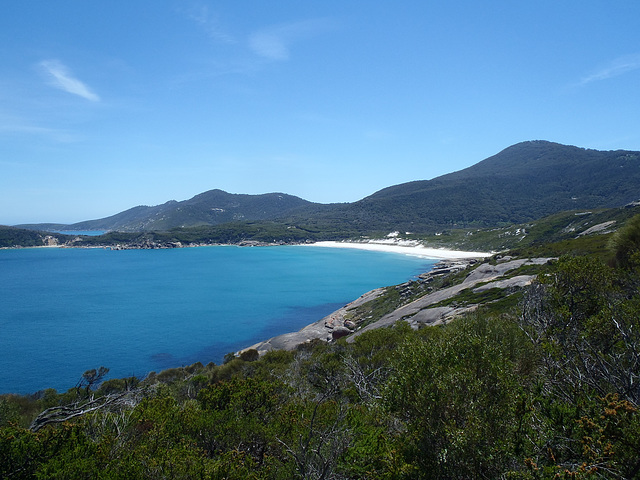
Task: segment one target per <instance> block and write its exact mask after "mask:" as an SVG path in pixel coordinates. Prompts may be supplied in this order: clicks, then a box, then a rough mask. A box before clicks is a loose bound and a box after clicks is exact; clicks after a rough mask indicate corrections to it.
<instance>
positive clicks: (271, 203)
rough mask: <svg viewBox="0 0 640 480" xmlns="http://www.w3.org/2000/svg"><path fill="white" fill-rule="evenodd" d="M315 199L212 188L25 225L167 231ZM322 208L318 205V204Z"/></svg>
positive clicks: (269, 213) (265, 215)
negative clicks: (106, 213) (66, 220)
mask: <svg viewBox="0 0 640 480" xmlns="http://www.w3.org/2000/svg"><path fill="white" fill-rule="evenodd" d="M314 205H318V204H313V203H312V202H308V201H307V200H303V199H301V198H299V197H295V196H293V195H287V194H284V193H266V194H263V195H244V194H232V193H227V192H225V191H223V190H218V189H215V190H209V191H207V192H204V193H201V194H199V195H196V196H195V197H193V198H191V199H189V200H184V201H181V202H178V201H175V200H170V201H168V202H166V203H163V204H162V205H156V206H143V205H142V206H137V207H133V208H130V209H128V210H125V211H124V212H120V213H117V214H116V215H112V216H110V217H106V218H102V219H98V220H87V221H84V222H79V223H74V224H70V225H58V224H35V225H20V227H22V228H45V229H46V228H51V226H52V225H55V228H56V229H57V230H117V231H122V232H140V231H166V230H170V229H172V228H176V227H198V226H203V225H219V224H222V223H228V222H235V221H256V220H268V219H272V218H274V217H277V216H281V215H286V214H287V213H288V212H290V211H292V210H294V209H297V208H300V207H310V208H312V209H313V206H314ZM318 208H319V207H318Z"/></svg>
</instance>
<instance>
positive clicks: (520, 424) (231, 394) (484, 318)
mask: <svg viewBox="0 0 640 480" xmlns="http://www.w3.org/2000/svg"><path fill="white" fill-rule="evenodd" d="M638 232H640V217H634V218H633V219H631V220H630V221H628V222H627V224H626V226H625V227H624V228H622V229H619V230H618V233H616V234H615V235H613V236H612V235H611V234H609V235H601V236H598V237H597V238H598V241H595V240H593V238H596V237H591V240H589V241H588V240H586V237H580V238H579V239H575V240H574V242H575V243H573V244H571V242H570V241H569V240H566V239H565V240H561V241H560V242H556V243H555V244H554V245H555V246H554V247H548V246H544V245H538V246H537V247H536V246H530V247H528V248H529V249H530V250H529V251H528V252H527V253H535V252H534V250H533V249H534V248H538V249H540V250H543V251H544V250H545V249H549V248H551V249H552V250H554V251H557V252H558V253H562V252H561V249H562V248H564V253H565V254H564V255H562V256H560V257H559V259H558V260H557V261H555V262H553V263H552V264H549V265H546V266H544V268H543V269H542V271H541V272H540V273H539V275H538V277H537V281H536V282H534V283H533V284H532V285H531V286H530V287H529V288H528V289H527V290H525V291H524V292H522V293H521V295H520V296H519V297H518V298H519V301H518V302H517V305H516V304H514V302H504V303H502V304H500V305H502V306H501V307H500V308H496V307H495V305H496V304H492V306H491V305H490V306H488V307H487V308H480V309H478V310H477V311H475V312H474V313H472V314H469V315H467V316H466V317H464V318H460V319H458V320H455V321H453V322H451V323H450V324H448V325H446V326H442V327H425V328H422V329H420V330H417V331H414V330H412V329H411V328H409V327H408V325H406V324H404V322H400V323H399V324H397V325H395V326H394V327H391V328H383V329H378V330H373V331H370V332H367V333H365V334H363V335H360V336H359V337H357V338H356V339H355V341H354V342H353V343H347V342H346V341H345V340H344V339H341V340H339V341H337V342H333V343H330V344H327V343H323V342H317V343H312V344H308V345H304V346H301V347H300V348H299V349H298V350H296V351H294V352H284V351H274V352H270V353H268V354H266V355H264V356H263V357H261V358H258V355H257V352H255V351H247V352H245V353H244V354H243V355H241V356H240V357H238V358H236V357H234V356H233V355H229V356H228V357H227V358H226V363H224V364H223V365H213V364H209V365H206V366H205V365H202V364H195V365H191V366H189V367H183V368H175V369H171V370H167V371H163V372H160V373H158V374H150V375H149V376H148V378H146V379H144V380H139V379H135V378H129V379H112V380H106V381H104V378H105V375H106V373H107V371H106V369H98V370H89V371H87V372H85V374H84V375H83V377H82V380H81V382H80V383H79V385H78V386H77V387H76V388H72V389H70V390H69V391H68V392H66V393H57V392H55V391H53V390H47V391H44V392H39V393H38V394H36V395H33V396H16V395H4V396H2V397H0V477H2V478H105V479H107V478H109V479H110V478H123V479H124V478H149V479H155V478H189V479H192V478H214V479H216V478H219V479H223V478H224V479H247V478H253V479H262V478H265V479H278V478H281V479H291V478H300V479H330V478H335V479H380V478H382V479H384V478H387V479H422V478H425V479H469V478H491V479H493V478H504V479H544V478H584V479H586V478H593V479H596V478H638V477H639V475H640V453H639V452H640V416H639V413H638V407H639V402H640V378H638V377H639V375H640V369H639V366H640V291H639V289H638V287H639V286H640V234H639V233H638ZM575 245H578V247H576V246H575ZM607 245H608V247H607ZM607 248H609V249H610V250H607ZM575 251H580V254H579V255H571V254H566V253H567V252H569V253H572V252H575ZM605 253H606V255H605ZM489 307H491V308H489Z"/></svg>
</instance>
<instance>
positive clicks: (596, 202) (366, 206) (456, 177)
mask: <svg viewBox="0 0 640 480" xmlns="http://www.w3.org/2000/svg"><path fill="white" fill-rule="evenodd" d="M638 187H640V152H635V151H624V150H616V151H598V150H588V149H583V148H578V147H573V146H567V145H561V144H557V143H551V142H546V141H530V142H523V143H518V144H516V145H513V146H511V147H508V148H506V149H505V150H503V151H501V152H500V153H498V154H496V155H494V156H492V157H489V158H487V159H485V160H483V161H481V162H479V163H477V164H475V165H473V166H471V167H469V168H466V169H464V170H460V171H458V172H454V173H450V174H447V175H443V176H440V177H437V178H434V179H432V180H422V181H414V182H409V183H404V184H400V185H395V186H392V187H388V188H385V189H383V190H380V191H378V192H376V193H374V194H373V195H370V196H369V197H366V198H364V199H362V200H359V201H357V202H354V203H351V204H346V205H340V206H337V207H336V208H334V209H333V210H331V211H329V212H326V211H325V212H321V213H320V214H318V215H316V216H315V217H314V219H313V221H314V222H315V223H317V224H322V223H324V222H336V221H341V222H343V223H344V224H345V225H346V224H348V225H350V226H352V227H356V228H359V229H366V230H378V231H383V230H400V231H413V232H420V233H424V232H430V231H434V230H438V229H443V228H457V227H463V228H470V227H491V226H500V225H506V224H510V223H521V222H526V221H530V220H533V219H536V218H540V217H543V216H546V215H550V214H552V213H555V212H560V211H565V210H575V209H592V208H602V207H615V206H621V205H625V204H627V203H629V202H632V201H634V200H636V199H638V198H639V197H640V191H639V189H638Z"/></svg>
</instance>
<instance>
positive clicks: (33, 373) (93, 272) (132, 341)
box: [0, 246, 435, 393]
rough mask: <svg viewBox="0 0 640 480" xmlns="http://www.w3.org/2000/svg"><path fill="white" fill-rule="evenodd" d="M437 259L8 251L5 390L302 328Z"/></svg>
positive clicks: (190, 356) (0, 348)
mask: <svg viewBox="0 0 640 480" xmlns="http://www.w3.org/2000/svg"><path fill="white" fill-rule="evenodd" d="M434 262H435V261H431V260H428V259H421V258H416V257H410V256H405V255H400V254H392V253H382V252H368V251H359V250H349V249H325V248H305V247H296V246H282V247H254V248H246V247H245V248H240V247H199V248H185V249H173V250H124V251H111V250H105V249H57V248H56V249H51V248H49V249H45V248H40V249H16V250H0V282H1V283H0V284H1V285H2V287H1V288H0V305H1V307H2V308H1V310H0V365H2V368H1V369H0V393H7V392H15V393H29V392H35V391H37V390H41V389H44V388H49V387H52V388H56V389H57V390H59V391H65V390H67V389H69V388H71V387H73V386H74V385H75V384H76V383H77V381H78V379H79V378H80V377H81V375H82V373H83V372H84V371H85V370H88V369H90V368H97V367H99V366H101V365H104V366H106V367H109V368H110V369H111V371H110V375H109V377H110V378H117V377H124V376H131V375H136V376H140V377H142V376H145V375H146V374H147V373H148V372H150V371H160V370H162V369H165V368H170V367H176V366H181V365H188V364H191V363H194V362H196V361H200V362H202V363H205V364H206V363H208V362H212V361H213V362H216V363H220V362H221V361H222V358H223V356H224V354H225V353H228V352H231V351H235V350H238V349H239V348H242V347H246V346H249V345H251V344H253V343H255V342H257V341H260V340H264V339H266V338H269V337H272V336H275V335H279V334H281V333H286V332H291V331H296V330H299V329H300V328H302V327H303V326H305V325H307V324H309V323H312V322H314V321H316V320H319V319H320V318H322V317H324V316H325V315H327V314H329V313H331V312H332V311H334V310H336V309H337V308H339V307H340V306H342V305H344V304H346V303H348V302H350V301H352V300H354V299H355V298H357V297H358V296H360V295H362V294H363V293H365V292H367V291H369V290H371V289H373V288H377V287H380V286H384V285H392V284H396V283H401V282H403V281H406V280H408V279H409V278H411V277H413V276H415V275H417V274H419V273H421V272H424V271H426V270H428V269H430V268H431V265H432V264H433V263H434Z"/></svg>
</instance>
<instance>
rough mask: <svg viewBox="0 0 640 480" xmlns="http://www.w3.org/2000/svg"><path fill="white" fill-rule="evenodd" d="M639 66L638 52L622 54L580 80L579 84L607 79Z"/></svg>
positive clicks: (639, 57) (639, 55)
mask: <svg viewBox="0 0 640 480" xmlns="http://www.w3.org/2000/svg"><path fill="white" fill-rule="evenodd" d="M638 68H640V54H635V55H624V56H622V57H618V58H616V59H615V60H613V61H612V62H611V63H610V64H609V65H607V66H605V67H603V68H601V69H600V70H598V71H597V72H595V73H592V74H591V75H588V76H586V77H584V78H583V79H582V80H580V85H586V84H588V83H592V82H598V81H601V80H607V79H609V78H613V77H618V76H620V75H624V74H625V73H628V72H631V71H633V70H637V69H638Z"/></svg>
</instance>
